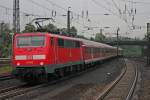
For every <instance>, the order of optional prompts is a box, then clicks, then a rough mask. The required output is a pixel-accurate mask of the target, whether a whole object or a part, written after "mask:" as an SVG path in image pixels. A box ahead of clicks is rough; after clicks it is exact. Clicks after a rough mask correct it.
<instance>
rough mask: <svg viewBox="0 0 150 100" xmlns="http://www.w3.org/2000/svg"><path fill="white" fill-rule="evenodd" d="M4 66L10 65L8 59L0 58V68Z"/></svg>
mask: <svg viewBox="0 0 150 100" xmlns="http://www.w3.org/2000/svg"><path fill="white" fill-rule="evenodd" d="M5 65H11V59H10V58H0V67H1V66H5Z"/></svg>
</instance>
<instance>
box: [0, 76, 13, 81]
mask: <svg viewBox="0 0 150 100" xmlns="http://www.w3.org/2000/svg"><path fill="white" fill-rule="evenodd" d="M9 79H12V77H11V75H7V76H0V81H5V80H9Z"/></svg>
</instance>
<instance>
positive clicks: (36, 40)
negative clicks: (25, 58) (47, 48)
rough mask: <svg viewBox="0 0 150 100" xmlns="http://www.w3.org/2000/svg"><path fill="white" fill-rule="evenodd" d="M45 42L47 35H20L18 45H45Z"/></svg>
mask: <svg viewBox="0 0 150 100" xmlns="http://www.w3.org/2000/svg"><path fill="white" fill-rule="evenodd" d="M44 43H45V36H18V37H17V46H18V47H26V46H40V47H43V46H44Z"/></svg>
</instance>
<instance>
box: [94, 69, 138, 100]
mask: <svg viewBox="0 0 150 100" xmlns="http://www.w3.org/2000/svg"><path fill="white" fill-rule="evenodd" d="M126 71H127V66H126V68H125V70H124V72H122V73H121V75H120V76H119V77H118V78H117V79H116V80H115V81H114V82H113V83H111V84H110V85H109V87H106V89H105V90H104V92H102V93H101V94H100V95H99V96H98V97H97V98H96V99H95V100H103V99H104V98H105V97H106V96H107V95H108V94H109V93H110V91H111V90H112V89H113V88H114V87H115V85H117V84H118V83H119V81H120V80H121V79H122V77H123V76H124V75H125V73H126ZM137 79H138V69H137V67H135V77H134V80H133V83H132V85H131V88H130V90H129V92H128V94H127V96H126V98H125V100H131V98H132V96H133V93H134V90H135V88H136V83H137Z"/></svg>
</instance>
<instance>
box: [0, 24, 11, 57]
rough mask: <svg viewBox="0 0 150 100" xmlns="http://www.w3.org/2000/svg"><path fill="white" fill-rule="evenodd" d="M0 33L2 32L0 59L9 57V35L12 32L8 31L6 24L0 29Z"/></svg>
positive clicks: (8, 26) (8, 27)
mask: <svg viewBox="0 0 150 100" xmlns="http://www.w3.org/2000/svg"><path fill="white" fill-rule="evenodd" d="M0 32H2V33H1V34H2V41H1V42H2V43H0V53H1V54H0V57H8V56H10V51H11V48H12V47H11V42H12V39H11V35H10V34H9V33H11V32H12V30H11V29H10V25H9V24H8V23H3V24H2V26H1V27H0Z"/></svg>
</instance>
